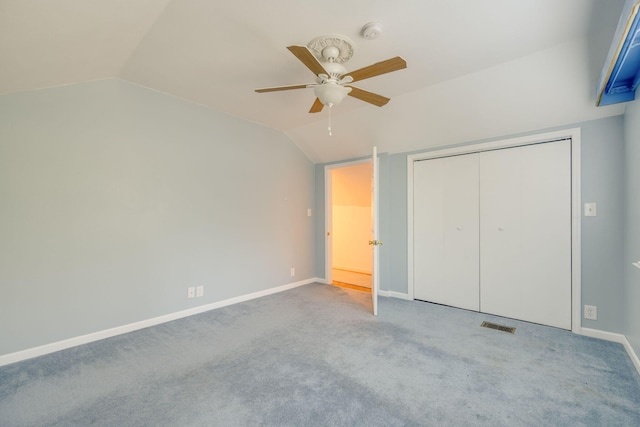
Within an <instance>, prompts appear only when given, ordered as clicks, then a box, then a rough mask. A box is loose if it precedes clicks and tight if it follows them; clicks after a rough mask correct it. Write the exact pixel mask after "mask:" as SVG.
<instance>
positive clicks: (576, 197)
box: [407, 128, 582, 333]
mask: <svg viewBox="0 0 640 427" xmlns="http://www.w3.org/2000/svg"><path fill="white" fill-rule="evenodd" d="M568 138H570V139H571V211H572V214H571V330H572V332H574V333H579V331H580V325H581V317H580V313H581V310H580V307H581V304H582V279H581V277H580V271H581V270H580V269H581V266H580V263H581V254H580V241H581V225H580V224H581V209H580V203H581V202H580V188H581V187H580V128H571V129H564V130H560V131H556V132H547V133H541V134H538V135H529V136H522V137H518V138H509V139H503V140H497V141H491V142H485V143H479V144H471V145H465V146H462V147H454V148H445V149H441V150H434V151H426V152H422V153H417V154H410V155H408V156H407V270H408V271H407V278H408V283H407V294H408V296H409V298H410V299H414V287H413V280H414V277H413V163H414V162H416V161H419V160H427V159H434V158H439V157H447V156H455V155H460V154H469V153H479V152H482V151H488V150H497V149H501V148H511V147H518V146H521V145H530V144H536V143H542V142H550V141H556V140H561V139H568Z"/></svg>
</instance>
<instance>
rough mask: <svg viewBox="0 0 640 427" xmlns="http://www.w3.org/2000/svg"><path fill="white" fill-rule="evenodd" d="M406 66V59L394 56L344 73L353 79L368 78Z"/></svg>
mask: <svg viewBox="0 0 640 427" xmlns="http://www.w3.org/2000/svg"><path fill="white" fill-rule="evenodd" d="M403 68H407V61H405V60H404V59H402V58H400V57H399V56H396V57H395V58H391V59H387V60H386V61H382V62H376V63H375V64H373V65H369V66H368V67H364V68H360V69H359V70H355V71H352V72H350V73H347V74H345V76H351V77H353V81H354V82H357V81H358V80H364V79H369V78H371V77H375V76H379V75H381V74H386V73H390V72H392V71H398V70H402V69H403Z"/></svg>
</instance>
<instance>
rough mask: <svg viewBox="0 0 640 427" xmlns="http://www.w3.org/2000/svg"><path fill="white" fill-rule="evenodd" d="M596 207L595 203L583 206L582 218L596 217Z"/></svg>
mask: <svg viewBox="0 0 640 427" xmlns="http://www.w3.org/2000/svg"><path fill="white" fill-rule="evenodd" d="M597 215H598V206H597V205H596V203H595V202H591V203H585V204H584V216H597Z"/></svg>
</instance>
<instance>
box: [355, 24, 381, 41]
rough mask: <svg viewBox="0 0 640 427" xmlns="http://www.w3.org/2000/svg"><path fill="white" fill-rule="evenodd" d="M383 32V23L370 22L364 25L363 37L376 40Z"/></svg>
mask: <svg viewBox="0 0 640 427" xmlns="http://www.w3.org/2000/svg"><path fill="white" fill-rule="evenodd" d="M381 33H382V25H381V24H380V23H379V22H369V23H368V24H366V25H365V26H364V27H362V31H361V32H360V34H362V37H364V38H365V39H367V40H375V39H377V38H378V37H380V34H381Z"/></svg>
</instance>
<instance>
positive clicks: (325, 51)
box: [255, 36, 407, 113]
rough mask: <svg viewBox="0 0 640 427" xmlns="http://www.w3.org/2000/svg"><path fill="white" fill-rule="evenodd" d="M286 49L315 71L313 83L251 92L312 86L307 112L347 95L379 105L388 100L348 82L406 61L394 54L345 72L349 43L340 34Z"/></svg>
mask: <svg viewBox="0 0 640 427" xmlns="http://www.w3.org/2000/svg"><path fill="white" fill-rule="evenodd" d="M287 49H289V50H290V51H291V53H293V54H294V55H295V56H296V58H298V59H299V60H300V61H301V62H302V63H303V64H304V65H305V66H306V67H307V68H308V69H309V70H311V72H313V74H315V76H316V82H315V83H308V84H298V85H291V86H278V87H268V88H262V89H256V90H255V91H256V92H258V93H265V92H276V91H281V90H292V89H305V88H311V87H312V88H313V90H314V93H315V95H316V100H315V102H314V103H313V105H312V106H311V109H310V110H309V112H310V113H318V112H320V111H322V109H323V107H324V106H325V105H326V106H328V107H329V108H331V107H332V106H333V105H336V104H339V103H340V102H342V100H343V99H344V98H345V97H346V96H347V95H349V96H352V97H354V98H357V99H359V100H361V101H364V102H368V103H370V104H373V105H376V106H378V107H382V106H383V105H386V104H387V102H389V98H387V97H384V96H382V95H378V94H376V93H373V92H368V91H366V90H364V89H360V88H358V87H355V86H352V85H351V83H353V82H357V81H360V80H364V79H368V78H371V77H375V76H379V75H381V74H386V73H390V72H392V71H398V70H402V69H403V68H407V62H406V61H405V60H404V59H402V58H401V57H399V56H396V57H394V58H390V59H387V60H386V61H381V62H377V63H375V64H373V65H369V66H367V67H364V68H360V69H358V70H355V71H351V72H347V69H346V68H345V67H344V66H343V65H342V64H344V63H345V62H347V61H348V60H349V59H351V56H352V55H353V46H352V44H351V42H350V41H349V40H347V39H346V38H344V37H342V36H321V37H317V38H315V39H313V40H312V41H311V42H309V44H308V45H307V46H289V47H287Z"/></svg>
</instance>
